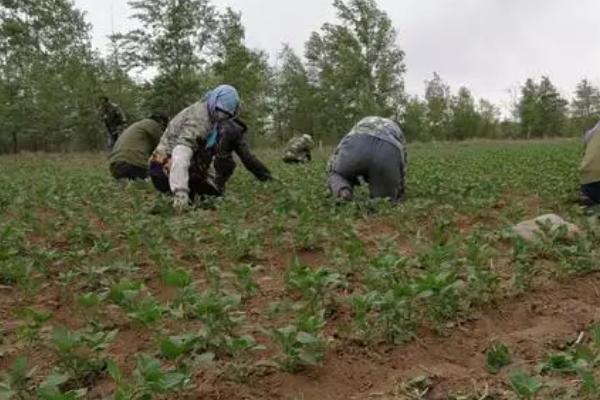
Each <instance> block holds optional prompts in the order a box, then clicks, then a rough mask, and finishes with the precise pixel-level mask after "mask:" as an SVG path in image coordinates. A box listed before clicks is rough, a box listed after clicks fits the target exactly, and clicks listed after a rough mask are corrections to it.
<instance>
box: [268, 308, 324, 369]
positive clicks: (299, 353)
mask: <svg viewBox="0 0 600 400" xmlns="http://www.w3.org/2000/svg"><path fill="white" fill-rule="evenodd" d="M323 324H324V323H323V319H322V317H319V316H309V317H302V318H301V319H300V320H299V321H298V322H297V323H296V324H293V325H287V326H285V327H283V328H274V329H272V330H271V335H272V336H273V338H274V340H275V341H276V342H277V344H278V345H279V346H280V348H281V350H282V354H281V355H280V356H279V357H277V358H276V360H275V361H276V362H277V363H278V364H279V366H280V367H281V368H282V369H283V370H284V371H290V372H296V371H298V370H300V369H302V368H304V367H307V366H314V365H318V364H319V363H320V361H321V359H322V358H323V356H324V351H325V348H326V344H325V342H324V341H323V340H322V339H321V338H320V337H319V332H320V330H321V329H322V327H323Z"/></svg>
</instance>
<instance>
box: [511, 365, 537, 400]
mask: <svg viewBox="0 0 600 400" xmlns="http://www.w3.org/2000/svg"><path fill="white" fill-rule="evenodd" d="M509 382H510V386H511V388H512V389H513V391H514V392H515V393H516V394H517V396H519V398H521V399H525V400H534V399H535V397H536V395H537V394H538V392H539V391H540V390H542V388H543V387H544V386H545V385H544V384H543V383H542V382H540V381H539V380H537V379H536V378H534V377H532V376H530V375H527V374H526V373H525V372H523V371H521V370H514V371H512V372H511V373H510V376H509Z"/></svg>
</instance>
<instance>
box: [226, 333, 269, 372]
mask: <svg viewBox="0 0 600 400" xmlns="http://www.w3.org/2000/svg"><path fill="white" fill-rule="evenodd" d="M224 347H225V350H226V351H227V353H228V354H229V355H230V356H231V362H230V363H229V364H228V367H227V369H228V373H229V375H230V376H231V377H232V378H233V379H234V380H235V381H237V382H242V383H244V382H247V381H248V377H249V376H250V374H251V372H252V366H251V364H250V363H251V361H250V355H251V352H256V351H261V350H265V347H264V346H261V345H258V344H257V343H256V340H255V339H254V338H253V337H252V336H250V335H244V336H241V337H235V338H227V339H226V341H225V346H224Z"/></svg>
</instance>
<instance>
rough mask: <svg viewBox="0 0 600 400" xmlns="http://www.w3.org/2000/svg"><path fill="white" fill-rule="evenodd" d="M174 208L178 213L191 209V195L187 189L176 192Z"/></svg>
mask: <svg viewBox="0 0 600 400" xmlns="http://www.w3.org/2000/svg"><path fill="white" fill-rule="evenodd" d="M173 208H174V209H175V211H177V212H178V213H182V212H185V211H187V210H189V209H190V196H189V195H188V193H187V192H186V191H183V190H179V191H177V192H175V196H174V198H173Z"/></svg>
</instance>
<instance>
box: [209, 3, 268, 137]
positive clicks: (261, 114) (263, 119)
mask: <svg viewBox="0 0 600 400" xmlns="http://www.w3.org/2000/svg"><path fill="white" fill-rule="evenodd" d="M214 39H215V43H214V48H215V51H214V55H215V61H214V63H213V65H212V70H213V72H214V74H215V76H216V77H217V78H218V79H219V81H220V82H222V83H227V84H229V85H233V86H234V87H235V88H237V90H238V91H239V93H240V97H241V98H242V118H243V119H244V120H246V122H247V123H248V125H249V126H250V127H251V128H253V129H254V130H256V131H259V132H264V130H265V126H266V125H267V119H268V115H269V101H268V100H269V98H268V94H269V88H270V86H269V79H270V75H271V72H270V67H269V64H268V61H267V55H266V53H265V52H264V51H256V50H251V49H249V48H248V47H247V46H246V44H245V29H244V26H243V25H242V21H241V14H240V13H237V12H235V11H233V10H232V9H231V8H227V9H226V11H225V12H224V13H222V14H220V15H219V18H218V29H217V31H216V33H215V36H214Z"/></svg>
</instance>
